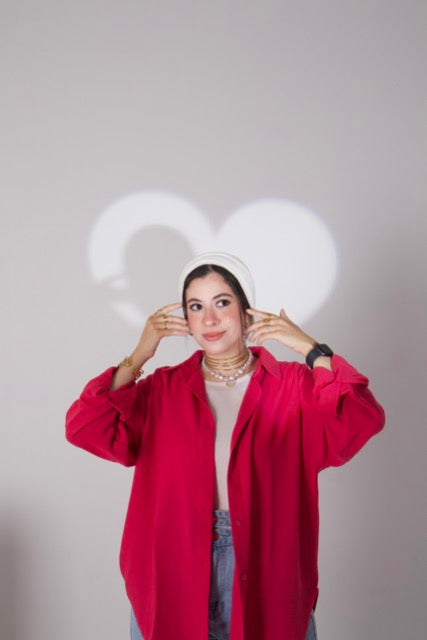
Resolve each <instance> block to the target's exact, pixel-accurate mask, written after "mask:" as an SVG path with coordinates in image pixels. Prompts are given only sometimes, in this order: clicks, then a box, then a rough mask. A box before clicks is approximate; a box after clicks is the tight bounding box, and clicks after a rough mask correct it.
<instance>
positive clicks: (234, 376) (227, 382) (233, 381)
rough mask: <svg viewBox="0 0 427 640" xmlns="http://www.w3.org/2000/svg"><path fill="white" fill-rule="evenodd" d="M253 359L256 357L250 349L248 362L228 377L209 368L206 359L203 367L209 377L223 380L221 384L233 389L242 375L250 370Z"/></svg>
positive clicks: (203, 360) (203, 361)
mask: <svg viewBox="0 0 427 640" xmlns="http://www.w3.org/2000/svg"><path fill="white" fill-rule="evenodd" d="M253 359H254V357H253V354H252V351H249V349H248V357H247V359H246V362H245V363H244V364H242V366H241V367H239V368H238V369H237V371H235V372H234V373H231V374H230V375H228V376H224V375H223V374H222V373H217V371H214V370H213V369H211V368H210V367H208V365H207V364H206V362H205V358H204V357H203V359H202V367H203V368H204V370H205V371H207V372H208V373H209V375H211V376H212V377H214V378H217V380H221V382H225V386H226V387H228V388H231V387H234V385H235V384H236V380H237V378H239V377H240V376H241V375H242V373H244V372H245V371H246V369H248V367H249V365H250V364H251V362H252V360H253Z"/></svg>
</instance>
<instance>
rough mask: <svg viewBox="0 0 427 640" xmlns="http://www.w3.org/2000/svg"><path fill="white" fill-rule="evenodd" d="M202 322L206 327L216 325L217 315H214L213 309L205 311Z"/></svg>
mask: <svg viewBox="0 0 427 640" xmlns="http://www.w3.org/2000/svg"><path fill="white" fill-rule="evenodd" d="M203 322H204V324H206V325H212V324H216V322H217V315H216V312H215V309H210V308H208V309H206V310H205V313H204V315H203Z"/></svg>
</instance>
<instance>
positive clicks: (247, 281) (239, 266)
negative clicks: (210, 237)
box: [178, 251, 255, 307]
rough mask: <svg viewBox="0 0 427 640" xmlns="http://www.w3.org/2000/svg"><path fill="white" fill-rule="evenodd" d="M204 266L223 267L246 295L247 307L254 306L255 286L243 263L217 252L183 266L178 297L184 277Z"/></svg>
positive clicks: (201, 256)
mask: <svg viewBox="0 0 427 640" xmlns="http://www.w3.org/2000/svg"><path fill="white" fill-rule="evenodd" d="M205 264H214V265H215V266H217V267H223V268H224V269H227V271H229V272H230V273H231V274H233V276H234V277H235V278H236V280H237V281H238V282H239V284H240V286H241V287H242V289H243V291H244V293H245V295H246V298H247V299H248V302H249V305H250V306H251V307H253V306H254V305H255V285H254V281H253V279H252V276H251V273H250V271H249V269H248V268H247V266H246V265H245V263H244V262H242V261H241V260H240V259H239V258H237V257H236V256H232V255H231V254H230V253H221V252H219V251H211V252H209V253H202V254H200V255H198V256H196V257H195V258H193V260H190V262H189V263H188V264H186V265H185V267H184V269H183V270H182V272H181V275H180V276H179V280H178V287H179V295H180V297H182V293H183V288H184V282H185V279H186V277H187V276H188V275H189V274H190V273H191V272H192V271H194V269H197V267H201V266H203V265H205Z"/></svg>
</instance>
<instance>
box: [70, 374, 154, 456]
mask: <svg viewBox="0 0 427 640" xmlns="http://www.w3.org/2000/svg"><path fill="white" fill-rule="evenodd" d="M116 369H117V367H110V368H109V369H107V370H106V371H104V372H103V373H101V374H100V375H99V376H97V377H96V378H93V379H92V380H90V381H89V382H88V383H87V385H86V386H85V388H84V389H83V391H82V394H81V395H80V397H79V398H78V399H77V400H75V402H73V404H72V405H71V407H70V408H69V409H68V411H67V415H66V421H65V435H66V439H67V440H68V441H69V442H71V443H72V444H74V445H76V446H77V447H81V448H82V449H85V450H86V451H89V452H90V453H93V454H95V455H97V456H100V457H101V458H105V459H106V460H112V461H113V462H120V463H121V464H123V465H125V466H127V467H130V466H132V465H134V464H135V461H136V458H137V455H138V450H139V446H140V441H141V436H142V430H143V425H144V421H145V416H146V414H147V403H148V396H149V393H150V388H151V380H152V376H148V377H147V378H145V379H143V380H140V381H139V382H138V383H136V384H135V383H134V382H130V383H128V384H126V385H123V386H122V387H120V388H119V389H117V390H115V391H110V386H111V381H112V377H113V374H114V372H115V371H116Z"/></svg>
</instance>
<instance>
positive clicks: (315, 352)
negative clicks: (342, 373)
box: [305, 342, 334, 369]
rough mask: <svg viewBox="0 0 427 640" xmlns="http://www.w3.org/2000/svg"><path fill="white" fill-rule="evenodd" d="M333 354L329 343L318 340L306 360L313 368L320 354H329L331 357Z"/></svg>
mask: <svg viewBox="0 0 427 640" xmlns="http://www.w3.org/2000/svg"><path fill="white" fill-rule="evenodd" d="M333 355H334V352H333V351H332V349H330V348H329V347H328V345H327V344H319V343H318V342H316V344H315V345H314V347H313V348H312V350H311V351H310V353H308V354H307V356H306V358H305V361H306V363H307V366H309V367H310V369H312V368H313V364H314V361H315V360H316V358H319V356H327V357H328V358H329V357H330V356H333Z"/></svg>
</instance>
